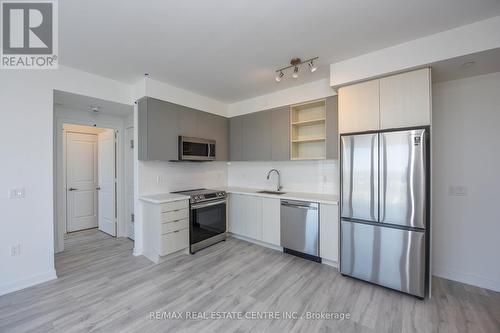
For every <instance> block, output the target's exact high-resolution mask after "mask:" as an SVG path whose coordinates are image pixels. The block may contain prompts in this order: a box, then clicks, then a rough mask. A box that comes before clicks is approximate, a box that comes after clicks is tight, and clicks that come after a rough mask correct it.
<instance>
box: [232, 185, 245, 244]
mask: <svg viewBox="0 0 500 333" xmlns="http://www.w3.org/2000/svg"><path fill="white" fill-rule="evenodd" d="M243 199H244V198H243V196H242V195H241V194H230V195H229V226H228V230H229V232H231V233H233V234H236V235H244V234H246V230H245V225H246V223H245V221H244V220H245V217H246V216H245V210H244V207H245V206H244V204H243V201H244V200H243Z"/></svg>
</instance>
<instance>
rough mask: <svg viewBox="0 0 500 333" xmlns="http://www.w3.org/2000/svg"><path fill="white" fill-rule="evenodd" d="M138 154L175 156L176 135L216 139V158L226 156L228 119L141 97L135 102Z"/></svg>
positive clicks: (160, 157) (158, 157) (150, 157)
mask: <svg viewBox="0 0 500 333" xmlns="http://www.w3.org/2000/svg"><path fill="white" fill-rule="evenodd" d="M137 128H138V135H139V142H138V145H137V147H138V154H139V159H140V160H143V161H171V160H177V159H178V142H179V139H178V138H179V135H182V136H190V137H199V138H205V139H212V140H215V141H216V160H218V161H226V160H227V159H228V135H229V134H228V120H227V118H225V117H221V116H217V115H214V114H211V113H207V112H203V111H199V110H195V109H192V108H188V107H185V106H182V105H178V104H174V103H169V102H165V101H161V100H157V99H154V98H150V97H145V98H142V99H141V100H139V102H138V127H137Z"/></svg>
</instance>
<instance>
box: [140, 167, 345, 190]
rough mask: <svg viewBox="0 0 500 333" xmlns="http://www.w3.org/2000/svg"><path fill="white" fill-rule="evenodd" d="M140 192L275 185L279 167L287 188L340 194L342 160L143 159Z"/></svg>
mask: <svg viewBox="0 0 500 333" xmlns="http://www.w3.org/2000/svg"><path fill="white" fill-rule="evenodd" d="M138 167H139V179H140V181H139V195H146V194H154V193H165V192H172V191H180V190H189V189H193V188H202V187H204V188H211V187H222V186H239V187H250V188H259V189H274V186H275V184H276V182H277V179H276V174H274V173H273V174H272V175H271V178H270V179H269V180H267V179H266V176H267V173H268V172H269V170H271V169H273V168H274V169H278V170H279V171H280V173H281V184H282V185H283V190H285V191H295V192H313V193H324V194H339V184H338V160H321V161H279V162H229V163H226V162H203V163H193V162H151V161H148V162H145V161H139V165H138Z"/></svg>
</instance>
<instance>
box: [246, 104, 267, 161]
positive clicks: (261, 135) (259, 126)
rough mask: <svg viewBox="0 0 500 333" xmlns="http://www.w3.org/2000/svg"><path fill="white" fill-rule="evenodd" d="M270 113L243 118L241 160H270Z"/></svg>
mask: <svg viewBox="0 0 500 333" xmlns="http://www.w3.org/2000/svg"><path fill="white" fill-rule="evenodd" d="M271 131H272V128H271V112H265V111H263V112H262V111H261V112H255V113H251V114H248V115H244V116H243V145H242V146H243V159H244V160H245V161H269V160H271V155H272V154H271Z"/></svg>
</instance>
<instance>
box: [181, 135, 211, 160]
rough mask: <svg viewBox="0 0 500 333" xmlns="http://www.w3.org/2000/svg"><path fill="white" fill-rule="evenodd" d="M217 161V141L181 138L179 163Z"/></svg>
mask: <svg viewBox="0 0 500 333" xmlns="http://www.w3.org/2000/svg"><path fill="white" fill-rule="evenodd" d="M213 160H215V140H210V139H201V138H192V137H187V136H179V161H213Z"/></svg>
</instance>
